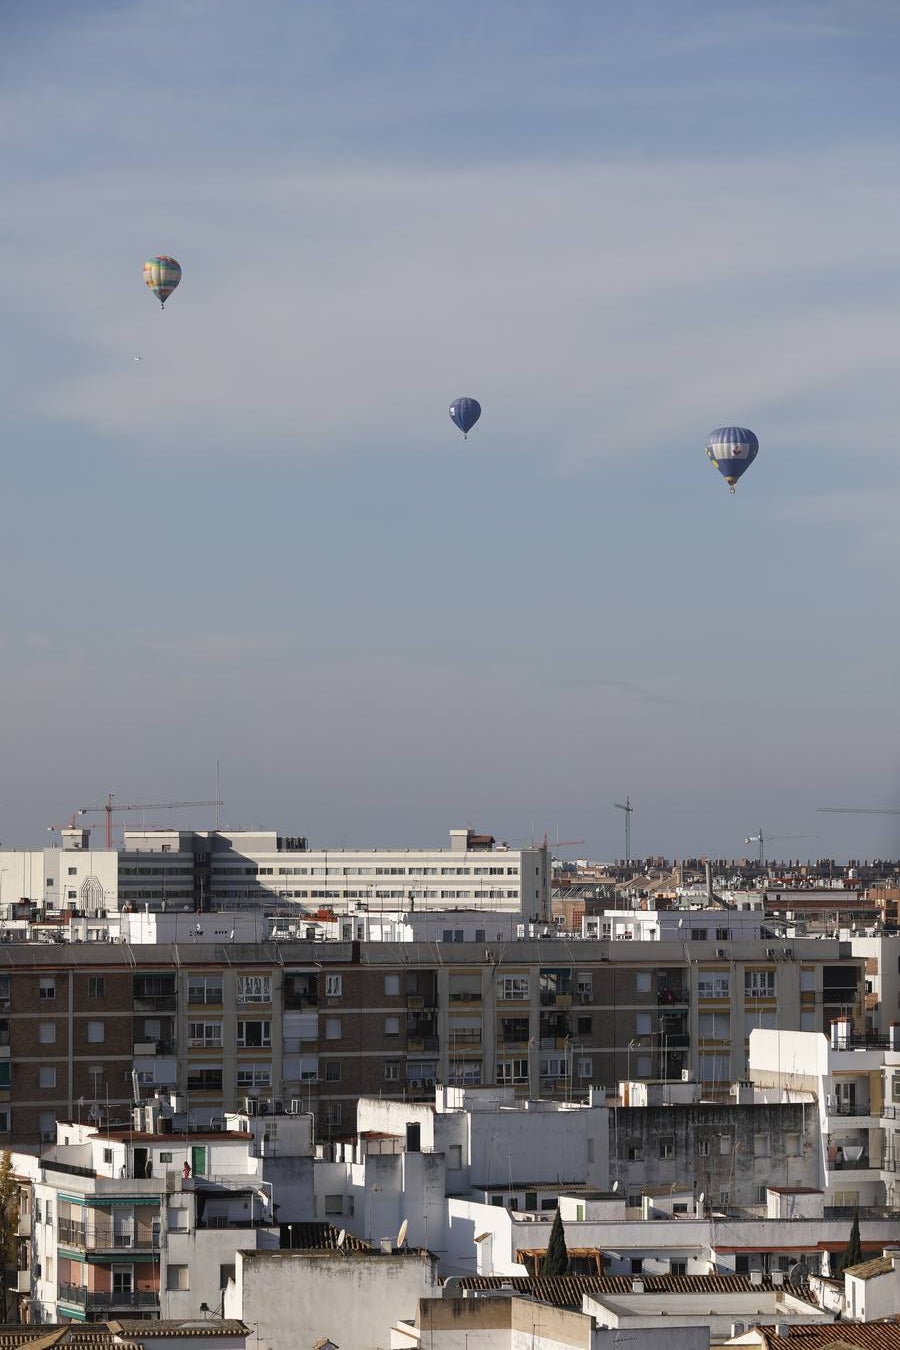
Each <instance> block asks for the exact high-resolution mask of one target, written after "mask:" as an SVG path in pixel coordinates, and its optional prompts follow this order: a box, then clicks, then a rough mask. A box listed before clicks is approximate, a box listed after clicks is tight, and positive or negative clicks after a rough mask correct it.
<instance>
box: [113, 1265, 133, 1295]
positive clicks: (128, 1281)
mask: <svg viewBox="0 0 900 1350" xmlns="http://www.w3.org/2000/svg"><path fill="white" fill-rule="evenodd" d="M133 1273H134V1272H133V1270H132V1267H131V1266H113V1268H112V1278H113V1293H114V1294H130V1293H131V1292H132V1290H133V1288H134V1285H133V1280H132V1276H133Z"/></svg>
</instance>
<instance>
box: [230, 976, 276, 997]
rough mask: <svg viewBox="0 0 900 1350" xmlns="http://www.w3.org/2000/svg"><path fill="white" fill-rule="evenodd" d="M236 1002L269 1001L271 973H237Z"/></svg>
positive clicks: (270, 995)
mask: <svg viewBox="0 0 900 1350" xmlns="http://www.w3.org/2000/svg"><path fill="white" fill-rule="evenodd" d="M237 1001H238V1003H271V1002H272V977H271V975H239V976H238V977H237Z"/></svg>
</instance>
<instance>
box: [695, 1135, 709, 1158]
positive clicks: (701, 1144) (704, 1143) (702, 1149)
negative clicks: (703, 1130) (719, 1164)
mask: <svg viewBox="0 0 900 1350" xmlns="http://www.w3.org/2000/svg"><path fill="white" fill-rule="evenodd" d="M697 1156H698V1157H699V1158H708V1157H709V1140H708V1139H698V1140H697Z"/></svg>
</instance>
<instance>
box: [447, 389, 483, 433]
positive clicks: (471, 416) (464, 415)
mask: <svg viewBox="0 0 900 1350" xmlns="http://www.w3.org/2000/svg"><path fill="white" fill-rule="evenodd" d="M480 416H481V404H480V403H479V402H478V399H477V398H466V397H463V398H455V399H454V400H453V402H452V403H451V404H450V417H451V419H452V420H453V421H454V422H455V423H456V425H457V426H458V427H459V429H460V431H461V432H462V434H463V435H464V436H468V434H469V432H470V431H471V430H472V428H473V427H474V425H475V423H476V422H477V421H478V419H479V417H480Z"/></svg>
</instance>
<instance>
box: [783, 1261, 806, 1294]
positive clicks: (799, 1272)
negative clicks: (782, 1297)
mask: <svg viewBox="0 0 900 1350" xmlns="http://www.w3.org/2000/svg"><path fill="white" fill-rule="evenodd" d="M788 1284H792V1285H793V1286H794V1288H795V1289H799V1288H801V1287H802V1286H803V1285H804V1284H809V1267H808V1266H807V1264H806V1262H805V1261H795V1262H794V1264H793V1265H792V1266H791V1268H790V1270H789V1271H788Z"/></svg>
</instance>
